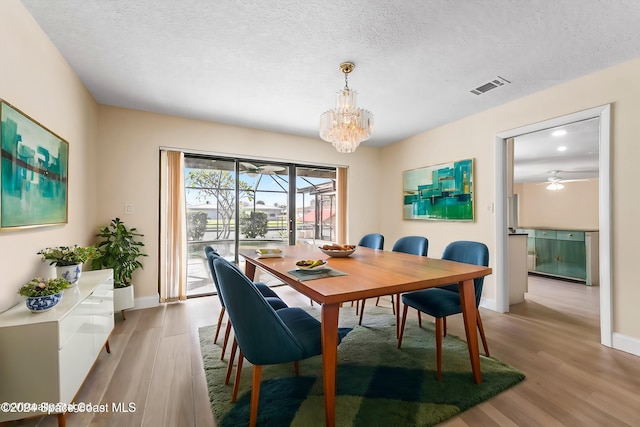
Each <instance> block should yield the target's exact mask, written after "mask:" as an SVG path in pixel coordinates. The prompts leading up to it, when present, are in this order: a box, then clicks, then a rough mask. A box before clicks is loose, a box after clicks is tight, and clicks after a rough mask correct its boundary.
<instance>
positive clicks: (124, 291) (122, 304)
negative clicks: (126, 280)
mask: <svg viewBox="0 0 640 427" xmlns="http://www.w3.org/2000/svg"><path fill="white" fill-rule="evenodd" d="M134 305H135V302H134V294H133V286H127V287H125V288H115V289H114V290H113V310H114V311H122V310H126V309H127V308H133V306H134Z"/></svg>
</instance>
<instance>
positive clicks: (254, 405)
mask: <svg viewBox="0 0 640 427" xmlns="http://www.w3.org/2000/svg"><path fill="white" fill-rule="evenodd" d="M261 375H262V366H260V365H254V366H253V385H252V386H251V412H250V413H249V426H250V427H255V425H256V422H257V420H258V399H260V376H261Z"/></svg>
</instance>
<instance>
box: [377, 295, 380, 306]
mask: <svg viewBox="0 0 640 427" xmlns="http://www.w3.org/2000/svg"><path fill="white" fill-rule="evenodd" d="M379 302H380V297H377V298H376V307H377V306H378V303H379Z"/></svg>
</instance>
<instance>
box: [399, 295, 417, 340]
mask: <svg viewBox="0 0 640 427" xmlns="http://www.w3.org/2000/svg"><path fill="white" fill-rule="evenodd" d="M407 310H409V306H408V305H407V304H405V305H404V309H403V310H402V323H401V324H400V332H399V333H398V348H400V346H401V345H402V335H404V323H405V322H406V320H407ZM418 313H420V312H419V311H418Z"/></svg>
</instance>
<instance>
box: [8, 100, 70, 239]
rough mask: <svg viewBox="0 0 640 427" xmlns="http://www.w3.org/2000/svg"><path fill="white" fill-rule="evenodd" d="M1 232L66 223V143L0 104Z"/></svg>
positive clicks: (13, 109)
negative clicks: (0, 154) (0, 157)
mask: <svg viewBox="0 0 640 427" xmlns="http://www.w3.org/2000/svg"><path fill="white" fill-rule="evenodd" d="M0 147H2V160H1V162H0V229H2V230H3V231H7V230H15V229H21V228H30V227H38V226H47V225H55V224H64V223H66V222H67V191H68V189H67V181H68V168H69V143H67V142H66V141H65V140H63V139H62V138H60V137H59V136H57V135H56V134H54V133H53V132H51V131H50V130H48V129H46V128H45V127H44V126H42V125H40V124H39V123H38V122H36V121H35V120H33V119H31V118H30V117H29V116H27V115H26V114H24V113H23V112H21V111H20V110H18V109H17V108H15V107H14V106H12V105H11V104H9V103H7V102H5V101H2V100H0Z"/></svg>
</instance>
